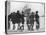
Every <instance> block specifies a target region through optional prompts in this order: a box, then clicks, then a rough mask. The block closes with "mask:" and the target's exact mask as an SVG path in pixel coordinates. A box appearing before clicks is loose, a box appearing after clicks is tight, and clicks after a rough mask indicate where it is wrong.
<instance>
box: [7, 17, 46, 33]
mask: <svg viewBox="0 0 46 35" xmlns="http://www.w3.org/2000/svg"><path fill="white" fill-rule="evenodd" d="M39 22H40V28H39V30H36V22H35V23H34V31H28V28H27V25H26V21H25V24H24V31H23V32H22V31H20V30H18V32H17V31H16V30H12V28H13V27H12V26H13V25H12V23H11V29H10V30H8V33H28V32H42V31H44V30H45V26H44V17H40V20H39ZM16 25H17V24H16Z"/></svg>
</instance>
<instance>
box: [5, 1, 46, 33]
mask: <svg viewBox="0 0 46 35" xmlns="http://www.w3.org/2000/svg"><path fill="white" fill-rule="evenodd" d="M5 4H6V5H5V11H6V12H5V13H6V14H5V17H6V19H7V20H6V29H7V30H6V31H7V33H26V32H30V33H35V32H44V31H45V3H40V2H24V1H22V2H21V1H11V2H9V1H6V3H5Z"/></svg>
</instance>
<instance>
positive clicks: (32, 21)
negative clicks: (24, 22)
mask: <svg viewBox="0 0 46 35" xmlns="http://www.w3.org/2000/svg"><path fill="white" fill-rule="evenodd" d="M29 18H30V24H34V15H30V17H29Z"/></svg>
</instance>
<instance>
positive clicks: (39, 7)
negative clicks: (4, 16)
mask: <svg viewBox="0 0 46 35" xmlns="http://www.w3.org/2000/svg"><path fill="white" fill-rule="evenodd" d="M25 5H27V6H28V8H31V11H30V12H36V11H39V15H40V16H42V15H44V4H40V3H24V2H10V13H11V12H16V11H17V10H19V11H20V12H21V11H22V10H23V8H24V6H25Z"/></svg>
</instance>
